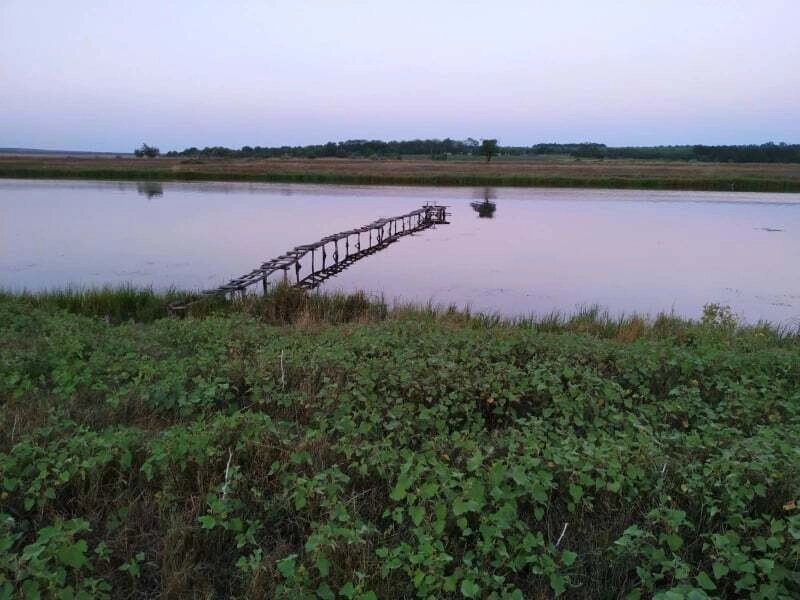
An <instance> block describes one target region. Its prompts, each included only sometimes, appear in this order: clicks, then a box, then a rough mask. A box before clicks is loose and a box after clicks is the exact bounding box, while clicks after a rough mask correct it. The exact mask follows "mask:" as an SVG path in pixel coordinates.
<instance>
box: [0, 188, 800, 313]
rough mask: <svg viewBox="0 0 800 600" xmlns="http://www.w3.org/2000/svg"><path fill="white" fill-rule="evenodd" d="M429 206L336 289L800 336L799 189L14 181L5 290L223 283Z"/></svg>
mask: <svg viewBox="0 0 800 600" xmlns="http://www.w3.org/2000/svg"><path fill="white" fill-rule="evenodd" d="M487 199H488V202H490V203H492V204H493V205H494V211H493V212H492V206H491V205H489V204H486V201H487ZM428 201H432V202H438V203H444V204H447V205H449V206H450V207H451V211H452V213H453V214H452V217H451V221H452V223H451V224H450V225H447V226H442V227H439V228H437V229H434V230H428V231H426V232H423V233H422V234H419V235H416V236H411V237H407V238H405V239H403V240H401V241H400V242H399V243H397V244H394V245H392V246H391V247H389V248H388V249H387V250H385V251H383V252H380V253H378V254H376V255H374V256H371V257H368V258H366V259H365V260H362V261H360V262H358V263H356V264H355V265H354V266H353V267H351V268H350V269H349V270H347V271H345V272H344V273H342V274H340V275H339V276H338V277H336V278H334V279H332V280H330V281H328V282H327V283H326V284H325V285H324V286H323V288H322V289H328V290H356V289H364V290H367V291H369V292H374V293H382V294H383V296H384V297H385V298H386V299H387V300H390V301H391V300H395V299H396V300H407V301H415V302H428V301H433V302H434V303H456V304H459V305H469V306H470V307H471V308H472V309H474V310H484V311H492V312H500V313H504V314H508V315H516V314H528V313H531V312H536V313H544V312H550V311H552V310H560V311H564V312H570V311H573V310H575V308H576V307H579V306H582V305H588V304H600V305H602V306H604V307H607V308H608V309H610V310H611V311H612V312H614V313H620V312H633V311H636V312H643V313H649V314H654V313H657V312H659V311H670V310H674V311H675V312H676V313H679V314H682V315H686V316H692V317H697V316H699V314H700V312H701V309H702V306H703V304H705V303H707V302H719V303H722V304H728V305H730V306H731V307H732V308H733V309H734V311H735V312H736V313H737V314H739V315H740V316H742V317H743V318H745V319H746V320H748V321H750V322H754V321H757V320H759V319H768V320H771V321H776V322H782V323H787V324H798V323H800V267H799V266H798V259H800V194H781V195H773V194H749V193H735V194H733V193H716V192H714V193H710V192H645V191H617V190H561V189H559V190H555V189H553V190H551V189H506V188H497V189H483V188H480V189H473V188H447V189H442V188H417V187H415V188H396V187H392V188H383V187H364V186H357V187H355V186H353V187H350V186H309V185H270V184H184V183H165V184H163V185H160V184H135V183H96V182H63V181H44V182H43V181H22V180H5V181H2V180H0V287H3V288H7V289H9V288H10V289H17V290H19V289H28V290H41V289H45V288H55V287H64V286H75V285H81V286H94V285H101V284H107V283H111V284H119V283H123V282H132V283H135V284H140V285H151V286H153V287H156V288H167V287H170V286H174V287H179V288H189V289H196V288H203V289H205V288H208V287H215V286H216V285H219V284H221V283H223V282H224V281H226V280H227V279H229V278H231V277H234V276H238V275H241V274H243V273H245V272H247V271H249V270H250V269H252V268H254V267H257V266H258V265H259V264H260V263H261V262H262V261H264V260H266V259H268V258H272V257H274V256H277V255H279V254H281V253H283V252H285V251H286V250H288V249H290V248H292V247H294V246H296V245H299V244H304V243H309V242H313V241H316V240H317V239H319V238H321V237H324V236H325V235H329V234H331V233H335V232H336V231H341V230H344V229H349V228H352V227H356V226H360V225H364V224H366V223H369V222H371V221H373V220H374V219H376V218H378V217H382V216H392V215H396V214H401V213H403V212H405V211H407V210H411V209H414V208H417V207H419V206H420V205H422V204H424V203H425V202H428ZM473 204H474V205H475V206H474V207H473V206H472V205H473ZM481 214H483V215H484V216H483V217H482V216H480V215H481ZM488 215H491V217H489V216H488Z"/></svg>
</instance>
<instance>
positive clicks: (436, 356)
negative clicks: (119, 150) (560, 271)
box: [0, 288, 800, 599]
mask: <svg viewBox="0 0 800 600" xmlns="http://www.w3.org/2000/svg"><path fill="white" fill-rule="evenodd" d="M175 296H176V294H174V293H172V294H170V295H169V296H167V297H160V296H158V295H157V294H154V293H152V292H148V291H141V292H137V291H136V290H133V289H124V290H121V291H119V292H118V293H117V292H115V291H113V290H101V291H97V292H77V291H73V292H61V293H50V294H45V295H40V296H34V295H26V296H17V295H12V294H5V295H0V365H2V369H0V401H1V402H2V411H0V483H2V492H1V495H0V597H31V598H33V597H40V596H41V597H62V598H74V597H83V598H90V597H91V598H102V597H134V596H135V597H146V596H153V595H157V594H163V595H167V596H174V597H230V596H234V597H254V598H255V597H258V598H261V597H285V598H299V597H309V598H314V597H317V598H362V599H365V598H375V597H448V596H450V597H466V598H477V597H487V598H488V597H497V598H499V597H510V598H521V597H529V598H542V597H551V596H553V595H556V594H565V595H569V596H571V597H581V598H599V597H620V596H626V595H627V597H633V598H636V597H649V596H651V595H656V597H659V598H664V599H667V598H706V597H722V598H725V597H743V596H749V597H754V598H780V597H784V598H790V597H797V595H798V594H800V569H798V561H799V560H800V513H799V512H798V510H797V500H798V495H800V332H797V331H779V330H775V329H774V328H771V327H769V326H766V325H758V326H753V327H740V326H738V325H737V323H736V319H735V316H734V315H732V314H731V313H730V312H729V311H728V310H726V309H725V308H724V307H719V306H708V307H706V311H705V313H704V316H703V319H702V320H701V321H700V322H689V321H684V320H681V319H678V318H675V317H672V316H669V315H662V316H659V317H658V318H656V319H655V320H652V321H646V320H643V319H641V318H638V317H629V318H620V319H613V318H610V317H609V316H607V315H603V314H602V313H600V312H599V311H597V310H596V309H592V310H587V311H584V312H583V313H581V314H578V315H575V316H573V317H569V318H567V317H562V316H559V315H551V316H549V317H544V318H540V319H525V320H519V321H515V322H510V321H504V320H502V319H499V318H495V317H487V316H482V315H470V314H468V313H464V312H459V311H457V310H455V309H446V310H444V309H443V310H436V309H434V308H432V307H427V308H410V307H400V308H394V309H391V308H389V307H387V306H385V305H384V304H383V303H381V302H376V301H370V300H368V299H367V298H366V297H365V296H363V295H355V296H320V295H305V294H301V293H297V292H294V291H292V290H290V289H286V288H279V289H277V290H275V291H274V292H273V293H272V294H271V295H270V296H268V297H267V298H263V299H258V298H248V299H246V300H244V301H239V302H236V303H225V302H221V301H216V302H212V303H207V304H205V305H203V304H198V305H195V308H194V309H193V313H192V314H191V315H189V316H188V317H187V318H185V319H173V318H162V317H161V315H163V314H165V313H166V309H165V306H166V304H167V302H168V301H169V300H170V299H172V298H173V297H175ZM159 305H160V308H159Z"/></svg>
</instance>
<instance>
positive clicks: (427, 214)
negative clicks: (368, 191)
mask: <svg viewBox="0 0 800 600" xmlns="http://www.w3.org/2000/svg"><path fill="white" fill-rule="evenodd" d="M446 224H447V207H446V206H441V205H437V204H434V205H425V206H422V207H420V208H418V209H416V210H412V211H411V212H409V213H406V214H404V215H399V216H396V217H388V218H384V219H378V220H377V221H373V222H372V223H370V224H368V225H364V226H363V227H358V228H356V229H349V230H347V231H342V232H340V233H335V234H333V235H329V236H327V237H324V238H322V239H321V240H319V241H318V242H314V243H313V244H304V245H302V246H296V247H295V248H293V249H291V250H289V251H288V252H286V253H285V254H282V255H281V256H278V257H277V258H273V259H272V260H268V261H266V262H264V263H262V264H261V266H260V267H258V268H257V269H253V270H252V271H250V272H249V273H247V274H245V275H242V276H241V277H237V278H235V279H231V280H230V281H229V282H228V283H226V284H224V285H221V286H219V287H217V288H214V289H210V290H206V291H204V292H202V293H201V296H222V295H224V296H226V297H231V298H232V297H234V296H235V295H237V294H239V295H241V296H242V297H244V295H245V294H246V293H247V290H248V288H249V287H250V286H253V285H258V284H260V285H261V288H262V290H263V291H264V292H265V293H266V291H267V288H268V286H269V284H270V283H272V282H271V281H270V278H271V277H272V278H273V281H274V278H275V275H276V274H277V276H278V278H279V281H283V282H287V283H289V284H290V285H292V286H295V287H299V288H303V289H313V288H315V287H317V286H318V285H320V284H321V283H322V282H324V281H326V280H327V279H329V278H331V277H333V276H334V275H336V274H337V273H341V272H342V271H343V270H345V269H346V268H347V267H349V266H350V265H352V264H353V263H355V262H356V261H358V260H361V259H362V258H365V257H367V256H369V255H371V254H375V253H376V252H379V251H380V250H383V249H384V248H386V247H387V246H389V245H390V244H392V243H394V242H396V241H398V240H399V239H400V238H402V237H403V236H406V235H410V234H413V233H417V232H420V231H423V230H425V229H428V228H429V227H433V226H434V225H446ZM309 262H310V265H308V264H306V263H309ZM304 264H306V268H307V269H308V272H307V273H304V274H301V271H302V270H303V265H304ZM189 304H190V302H188V301H186V302H174V303H172V304H171V305H170V310H171V311H174V312H179V311H181V310H184V309H186V307H188V305H189Z"/></svg>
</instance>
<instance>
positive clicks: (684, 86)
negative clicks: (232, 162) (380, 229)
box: [0, 0, 800, 152]
mask: <svg viewBox="0 0 800 600" xmlns="http://www.w3.org/2000/svg"><path fill="white" fill-rule="evenodd" d="M798 23H800V0H751V1H740V0H692V1H684V0H647V1H644V2H643V1H641V0H616V1H611V0H608V1H605V2H601V1H598V0H586V1H581V0H560V1H559V2H554V1H552V0H527V1H522V0H519V1H516V0H506V1H504V0H495V1H493V2H486V1H485V0H484V1H481V2H478V1H473V0H439V1H437V0H427V1H422V2H418V1H416V0H404V1H402V2H401V1H397V0H394V1H391V2H389V1H383V2H380V1H369V0H336V1H333V0H307V1H302V0H292V1H283V0H262V1H260V2H255V1H253V2H245V1H237V0H227V1H225V2H220V1H204V0H171V1H166V0H160V1H151V0H136V1H135V2H118V1H114V0H105V1H101V0H96V1H88V0H71V1H70V2H64V1H63V0H56V1H52V0H0V147H28V148H49V149H70V150H96V151H110V152H117V151H118V152H130V151H131V150H132V149H133V148H134V147H137V146H139V145H140V144H141V143H142V142H147V143H149V144H154V145H156V146H159V147H160V148H161V149H162V151H165V150H171V149H178V150H180V149H183V148H186V147H188V146H198V147H203V146H207V145H208V146H213V145H221V146H228V147H241V146H243V145H253V146H255V145H260V146H279V145H284V144H288V145H304V144H314V143H324V142H327V141H338V140H345V139H385V140H388V139H414V138H444V137H451V138H454V139H465V138H467V137H473V138H478V139H480V138H497V139H498V140H499V142H500V143H501V144H504V145H531V144H534V143H538V142H551V141H555V142H576V141H594V142H602V143H606V144H609V145H659V144H694V143H705V144H740V143H762V142H766V141H770V140H774V141H786V142H789V143H800V34H798Z"/></svg>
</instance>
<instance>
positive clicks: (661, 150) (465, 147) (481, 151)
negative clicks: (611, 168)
mask: <svg viewBox="0 0 800 600" xmlns="http://www.w3.org/2000/svg"><path fill="white" fill-rule="evenodd" d="M143 147H144V146H143ZM156 152H157V149H156ZM143 154H144V153H143V152H142V149H137V155H143ZM540 155H553V156H567V157H573V158H581V159H583V158H593V159H615V158H627V159H642V160H685V161H692V160H695V161H701V162H760V163H773V162H774V163H778V162H780V163H800V144H786V143H783V142H781V143H774V142H768V143H766V144H747V145H722V146H706V145H700V144H698V145H682V146H607V145H605V144H598V143H588V142H587V143H574V144H556V143H541V144H534V145H532V146H498V145H496V141H495V140H483V142H482V143H481V142H479V141H478V140H476V139H473V138H467V139H466V140H454V139H451V138H445V139H443V140H440V139H424V140H403V141H389V142H385V141H382V140H347V141H343V142H328V143H327V144H315V145H309V146H243V147H242V148H239V149H235V148H226V147H224V146H207V147H205V148H196V147H191V148H186V149H185V150H182V151H180V152H178V151H174V150H173V151H170V152H168V153H167V156H185V157H192V158H206V157H208V158H211V157H214V158H281V157H290V158H402V157H403V156H426V157H430V158H433V159H439V160H447V159H449V158H455V157H468V156H483V157H486V158H487V159H491V157H492V156H511V157H515V156H516V157H533V156H540Z"/></svg>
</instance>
